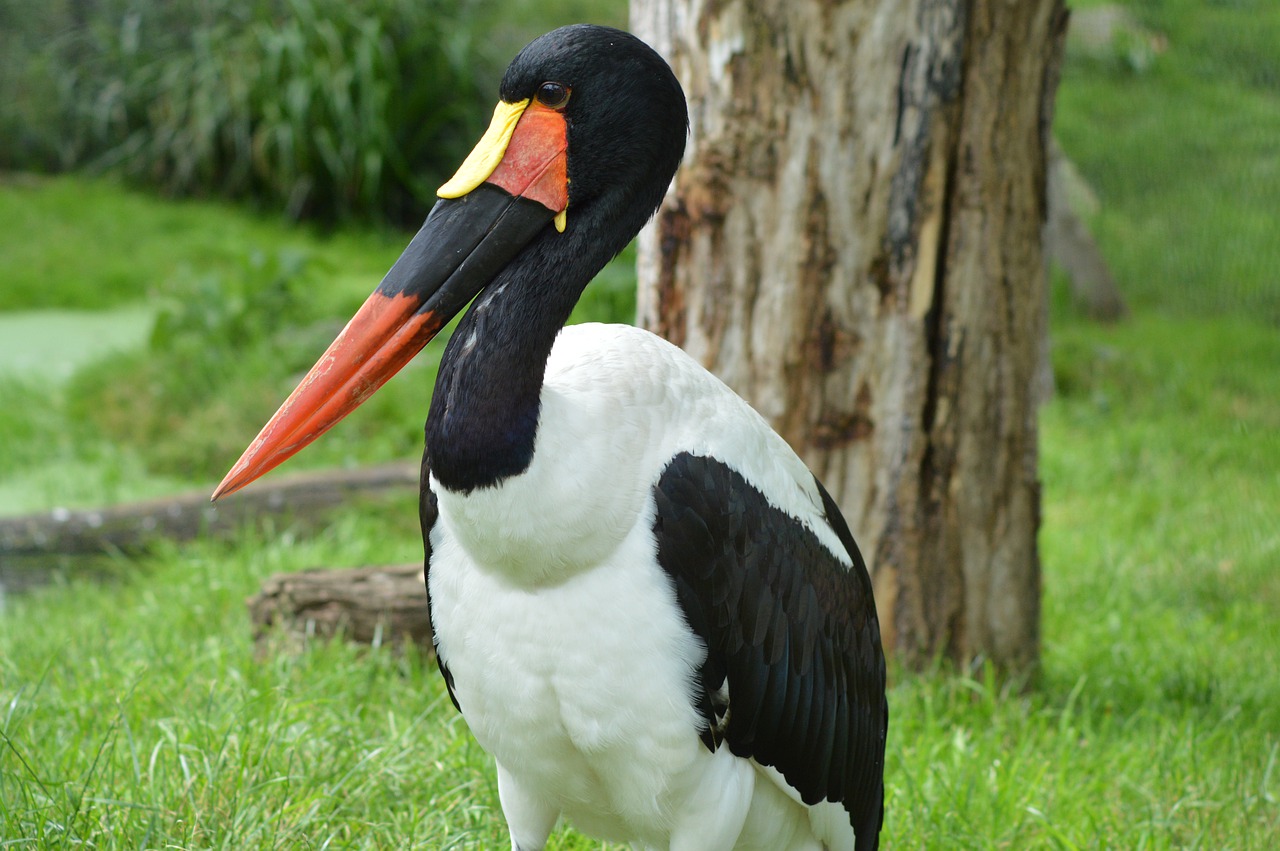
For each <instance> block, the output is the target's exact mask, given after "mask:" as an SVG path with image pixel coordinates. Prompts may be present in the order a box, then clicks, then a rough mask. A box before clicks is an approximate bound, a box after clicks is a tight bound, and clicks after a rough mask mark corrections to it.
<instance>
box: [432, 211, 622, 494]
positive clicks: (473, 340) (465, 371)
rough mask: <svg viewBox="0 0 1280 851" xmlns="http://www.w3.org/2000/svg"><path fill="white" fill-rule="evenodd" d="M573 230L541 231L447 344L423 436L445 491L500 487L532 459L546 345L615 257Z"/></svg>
mask: <svg viewBox="0 0 1280 851" xmlns="http://www.w3.org/2000/svg"><path fill="white" fill-rule="evenodd" d="M577 235H578V237H579V238H577V239H574V238H572V237H571V236H570V234H568V233H566V234H559V233H556V232H554V231H552V230H551V229H550V228H548V231H547V232H546V233H544V234H543V235H542V236H541V237H539V238H538V239H536V240H535V241H534V242H533V243H531V244H530V245H529V247H528V248H527V249H526V250H525V251H523V252H522V253H521V254H520V255H519V256H518V257H517V258H516V260H515V261H514V262H512V264H511V265H510V266H508V267H507V268H506V269H505V270H503V272H502V273H501V274H499V275H498V276H497V278H495V279H494V281H493V282H492V283H491V284H490V285H489V286H488V287H487V288H486V289H485V291H484V292H482V293H481V294H480V295H479V296H478V297H477V298H476V300H475V301H474V302H473V303H472V305H471V307H470V308H469V309H468V310H467V312H466V314H465V315H464V316H463V317H462V320H461V321H460V322H459V323H458V327H457V328H456V329H455V330H454V332H453V336H452V337H450V339H449V342H448V344H447V345H446V346H445V351H444V357H443V359H442V360H441V362H440V371H439V375H438V376H437V378H436V387H435V393H434V395H433V397H432V402H431V411H430V413H429V414H428V415H427V428H426V441H427V461H428V463H429V464H430V466H431V471H432V473H434V474H435V477H436V479H437V480H438V481H439V482H440V484H441V485H443V486H444V487H446V488H448V489H449V490H452V491H460V492H464V493H465V492H469V491H471V490H473V489H474V488H480V487H488V486H493V485H497V484H500V483H501V482H502V480H504V479H506V478H507V477H509V476H515V475H519V474H520V473H522V472H524V471H525V470H526V469H528V467H529V464H530V463H531V461H532V460H533V448H534V443H535V440H536V438H537V433H538V415H539V413H540V408H541V404H540V397H541V393H542V379H543V374H544V372H545V371H546V365H547V358H548V357H549V356H550V354H551V347H552V345H553V344H554V343H555V338H556V335H557V334H558V333H559V332H560V329H561V328H562V327H564V324H565V322H566V321H568V319H569V314H570V312H572V310H573V307H574V305H575V304H576V303H577V301H578V298H579V296H581V294H582V290H583V289H584V288H585V287H586V285H587V283H588V282H589V281H590V280H591V278H592V277H594V276H595V274H596V272H598V271H599V270H600V268H601V267H603V266H604V264H605V263H606V262H607V261H608V260H609V258H610V257H612V256H613V254H614V253H616V250H610V249H611V248H612V246H609V245H605V244H602V243H598V242H597V243H596V244H595V245H594V248H593V246H591V245H583V244H582V243H583V242H584V241H586V240H584V239H583V238H582V237H583V236H584V234H583V233H582V232H581V231H579V233H578V234H577Z"/></svg>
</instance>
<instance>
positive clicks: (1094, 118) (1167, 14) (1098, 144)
mask: <svg viewBox="0 0 1280 851" xmlns="http://www.w3.org/2000/svg"><path fill="white" fill-rule="evenodd" d="M1073 5H1076V4H1073ZM1079 5H1085V6H1093V5H1098V4H1097V3H1085V4H1079ZM1121 5H1124V6H1127V7H1129V8H1130V9H1132V11H1133V12H1134V14H1135V15H1136V16H1137V18H1138V19H1139V21H1140V22H1141V23H1142V25H1143V26H1145V27H1147V28H1148V31H1149V33H1150V34H1151V36H1152V37H1155V38H1159V37H1163V39H1164V45H1165V46H1164V49H1163V52H1160V53H1157V54H1155V55H1153V56H1152V57H1151V58H1150V64H1149V65H1148V66H1146V68H1145V70H1142V71H1135V70H1134V69H1133V67H1132V66H1131V63H1128V62H1124V61H1120V58H1122V56H1123V55H1127V54H1125V52H1124V51H1123V50H1120V49H1118V50H1117V53H1118V57H1120V58H1115V59H1114V61H1106V60H1105V59H1099V58H1097V57H1089V56H1086V55H1083V54H1082V53H1081V52H1080V51H1078V50H1072V51H1069V52H1068V62H1067V67H1066V69H1065V72H1064V75H1063V81H1062V85H1061V87H1060V89H1059V92H1058V101H1057V102H1058V112H1057V118H1056V120H1055V124H1054V129H1055V133H1056V135H1057V136H1058V138H1059V139H1060V141H1061V142H1062V146H1063V149H1064V150H1065V151H1066V152H1067V154H1068V155H1069V156H1070V157H1071V158H1072V159H1073V160H1074V161H1075V163H1076V164H1077V165H1078V166H1079V168H1080V170H1081V172H1082V173H1083V174H1084V175H1085V176H1086V178H1087V179H1088V180H1089V181H1090V183H1091V184H1092V185H1093V187H1094V189H1095V190H1096V191H1097V194H1098V196H1099V199H1100V200H1101V202H1102V210H1101V212H1100V213H1099V214H1098V216H1097V218H1096V221H1095V223H1094V224H1095V230H1096V232H1097V233H1098V238H1099V242H1100V244H1101V247H1102V249H1103V253H1104V254H1105V256H1106V258H1107V260H1108V262H1109V263H1110V265H1111V267H1112V271H1113V272H1114V273H1115V275H1116V277H1117V279H1118V280H1119V281H1120V283H1121V289H1122V291H1123V292H1124V294H1125V296H1126V297H1127V298H1128V299H1129V301H1130V303H1131V305H1132V306H1133V307H1135V308H1137V309H1140V310H1151V309H1158V310H1160V311H1162V312H1165V313H1177V314H1181V315H1184V316H1194V315H1201V314H1219V315H1220V314H1225V313H1231V312H1239V313H1248V314H1252V315H1257V316H1260V317H1263V318H1266V319H1268V320H1270V321H1273V322H1280V275H1278V274H1277V272H1276V270H1277V269H1280V239H1277V237H1276V211H1277V210H1280V46H1278V45H1280V4H1277V3H1275V2H1272V0H1231V2H1217V3H1204V2H1201V0H1141V1H1140V2H1130V3H1124V4H1121Z"/></svg>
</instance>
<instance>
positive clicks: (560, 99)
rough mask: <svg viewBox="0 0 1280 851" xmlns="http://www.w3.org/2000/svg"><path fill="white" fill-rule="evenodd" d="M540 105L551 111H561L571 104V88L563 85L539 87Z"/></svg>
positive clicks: (554, 84)
mask: <svg viewBox="0 0 1280 851" xmlns="http://www.w3.org/2000/svg"><path fill="white" fill-rule="evenodd" d="M537 97H538V103H540V104H542V105H543V106H545V107H549V108H550V109H561V108H563V107H564V105H565V104H566V103H568V102H569V87H568V86H566V85H564V84H563V83H550V82H547V83H543V84H542V85H541V86H538V95H537Z"/></svg>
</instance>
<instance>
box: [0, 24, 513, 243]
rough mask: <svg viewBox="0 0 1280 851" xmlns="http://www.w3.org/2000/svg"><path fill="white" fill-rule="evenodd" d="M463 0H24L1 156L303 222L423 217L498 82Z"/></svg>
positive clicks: (5, 69) (7, 39)
mask: <svg viewBox="0 0 1280 851" xmlns="http://www.w3.org/2000/svg"><path fill="white" fill-rule="evenodd" d="M466 5H467V3H466V0H431V2H424V1H423V0H365V2H361V3H350V2H346V0H257V2H237V0H64V2H62V3H58V2H53V3H52V4H45V3H39V2H38V0H17V2H14V3H13V4H12V5H9V4H6V5H5V6H4V9H3V11H0V28H3V31H4V33H5V35H4V36H3V37H0V49H3V50H5V52H6V57H7V58H6V59H5V60H4V61H3V63H0V66H2V70H0V84H2V85H4V87H5V89H6V91H12V92H14V93H15V94H14V96H13V97H12V98H3V99H0V101H2V103H0V133H2V134H3V135H2V136H0V167H4V168H34V169H44V170H51V169H67V168H73V167H77V166H81V165H91V166H95V167H119V168H120V169H122V170H123V171H124V172H125V173H126V174H128V175H129V176H130V177H132V178H134V179H136V180H139V181H141V182H144V183H146V184H150V185H154V186H157V187H160V188H161V189H163V190H164V191H166V192H169V193H172V194H220V195H225V196H229V197H233V198H252V199H255V200H258V201H261V202H264V203H266V204H268V205H270V206H273V207H281V208H283V209H285V210H286V211H287V212H288V213H289V215H291V216H293V217H295V218H302V217H307V218H319V219H323V220H344V219H349V218H353V217H358V218H366V219H367V218H384V219H389V220H392V221H399V222H406V221H413V220H414V219H416V218H418V217H420V215H421V212H422V209H423V207H424V204H425V202H426V201H427V200H429V199H430V197H431V195H432V193H433V191H434V189H435V186H436V185H438V183H439V182H441V181H442V180H443V178H444V177H447V176H448V175H447V172H449V171H450V170H451V169H452V168H453V167H454V166H455V165H456V164H457V162H458V161H460V159H461V157H463V156H464V155H465V153H466V150H467V146H468V145H469V143H470V142H471V141H472V140H473V139H474V138H475V135H476V133H477V132H478V129H479V127H478V122H480V121H483V118H484V116H485V114H486V109H485V107H484V105H483V104H484V103H485V102H487V101H488V99H489V95H488V93H486V94H485V95H484V96H482V95H481V94H480V93H479V91H478V85H477V79H478V78H479V77H480V76H482V75H483V76H488V77H490V78H492V77H496V71H493V72H488V70H487V69H486V68H485V67H484V66H483V63H482V62H477V60H476V56H477V53H476V51H474V50H472V48H471V43H470V36H469V29H468V28H467V27H466V26H464V25H462V24H461V23H460V21H459V19H460V17H461V16H462V15H463V12H464V11H465V9H464V7H465V6H466Z"/></svg>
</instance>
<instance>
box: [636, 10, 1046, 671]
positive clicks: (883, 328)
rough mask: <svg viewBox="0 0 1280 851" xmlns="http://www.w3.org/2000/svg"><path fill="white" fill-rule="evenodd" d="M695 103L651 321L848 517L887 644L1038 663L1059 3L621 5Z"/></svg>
mask: <svg viewBox="0 0 1280 851" xmlns="http://www.w3.org/2000/svg"><path fill="white" fill-rule="evenodd" d="M631 8H632V27H633V29H634V30H636V32H637V34H639V35H640V36H641V37H643V38H645V39H646V40H647V41H649V42H650V43H651V44H653V45H654V46H655V47H657V48H658V49H659V50H660V51H661V52H662V53H663V54H664V55H665V56H666V57H667V58H668V59H669V60H670V61H671V63H672V66H673V68H674V69H675V71H676V73H677V75H678V76H679V77H680V79H681V82H682V83H683V85H684V86H685V89H686V92H687V94H688V95H689V99H690V123H691V127H690V147H689V149H688V151H687V152H686V155H685V159H684V162H683V163H682V166H681V169H680V171H679V173H678V174H677V176H676V179H675V181H674V184H673V186H672V189H671V191H670V192H669V193H668V195H667V198H666V200H665V202H664V203H663V205H662V208H661V209H660V210H659V212H658V214H657V216H656V218H655V221H654V224H653V225H652V226H651V227H650V228H648V229H646V231H645V232H644V233H642V235H641V238H640V243H639V248H640V250H639V268H640V281H641V289H640V296H639V317H640V321H641V323H642V324H644V325H645V326H646V327H649V328H650V329H652V330H654V331H656V332H658V333H660V334H662V335H663V336H666V337H667V338H668V339H671V340H672V341H674V342H676V343H677V344H679V345H681V346H683V347H684V348H685V349H686V350H688V351H689V352H691V353H692V354H693V355H694V356H695V357H697V358H699V359H700V360H701V361H702V363H704V364H705V365H707V366H708V368H710V369H711V370H712V371H714V372H716V373H717V374H718V375H720V376H721V377H722V378H724V379H725V380H726V381H727V382H728V383H729V384H730V386H732V387H733V388H734V389H735V390H737V391H738V392H739V393H741V394H742V395H743V396H744V397H746V398H747V399H748V400H750V401H751V402H752V404H753V405H755V406H756V407H757V408H758V409H759V410H760V412H761V413H762V414H764V415H765V417H766V418H768V419H769V420H770V421H771V423H772V424H773V425H774V427H775V428H777V429H778V431H779V433H781V434H782V436H783V437H784V438H786V439H787V440H788V441H789V442H790V443H791V445H792V446H793V447H794V448H795V449H796V450H797V451H798V452H799V453H800V454H801V456H802V457H803V458H804V459H805V460H806V461H807V462H808V463H809V465H810V466H811V468H812V469H813V470H814V471H815V472H816V473H817V474H818V476H819V477H820V478H821V479H822V480H823V481H824V482H825V483H826V484H827V486H828V489H829V490H830V491H831V493H832V494H833V496H835V497H836V499H837V500H838V502H839V503H840V505H841V506H842V508H843V510H844V512H845V514H846V517H847V518H848V520H849V521H850V525H851V526H852V528H853V529H854V531H855V534H856V535H857V537H858V539H859V541H860V542H861V543H862V546H863V547H864V552H865V553H866V554H867V556H868V557H869V560H870V561H871V564H872V570H873V575H874V582H875V587H876V596H877V600H878V603H879V607H880V616H881V624H882V627H883V630H884V634H885V638H886V644H887V645H888V646H889V647H891V648H892V649H894V650H895V651H896V652H897V653H898V655H899V656H900V657H901V658H903V659H904V660H906V661H908V662H915V663H923V662H927V661H928V660H929V659H932V658H934V657H935V656H937V655H940V654H941V655H945V656H949V657H951V658H952V659H954V660H956V661H957V662H961V663H969V662H972V661H974V660H977V659H982V658H988V659H993V660H994V661H996V662H997V663H998V664H1001V665H1005V666H1008V667H1010V668H1020V667H1025V666H1029V665H1033V664H1034V663H1035V660H1036V659H1037V657H1038V650H1039V560H1038V555H1037V551H1036V532H1037V528H1038V524H1039V482H1038V479H1037V473H1036V412H1035V392H1034V387H1035V383H1036V382H1035V378H1036V376H1037V374H1038V372H1039V371H1038V369H1037V364H1038V358H1039V356H1040V354H1041V352H1042V351H1043V347H1042V345H1041V341H1042V339H1043V335H1044V333H1045V322H1046V319H1045V303H1046V300H1045V294H1044V284H1043V278H1044V272H1043V262H1042V256H1041V242H1040V228H1041V224H1042V222H1043V221H1044V215H1045V208H1046V199H1045V145H1046V141H1047V138H1048V127H1049V119H1050V117H1051V115H1052V106H1053V96H1054V92H1055V90H1056V85H1057V74H1058V69H1059V67H1060V61H1061V51H1062V42H1063V36H1064V33H1065V29H1066V20H1067V16H1066V10H1065V8H1064V6H1063V3H1062V2H1061V0H1025V2H1018V3H1011V2H1007V0H849V1H848V2H844V3H829V2H823V0H741V2H734V3H721V2H715V0H635V2H633V3H632V7H631Z"/></svg>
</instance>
